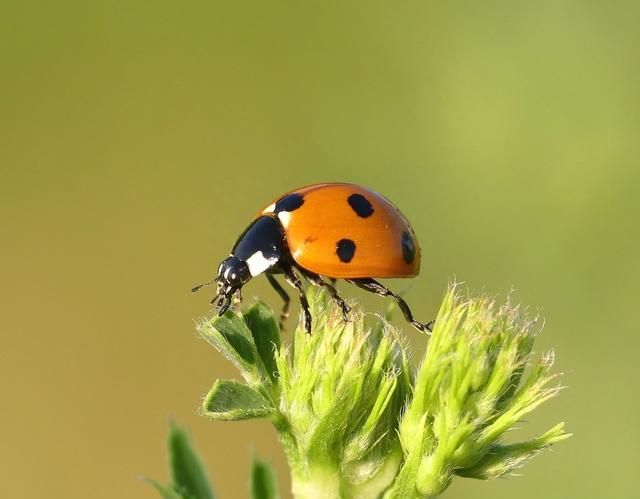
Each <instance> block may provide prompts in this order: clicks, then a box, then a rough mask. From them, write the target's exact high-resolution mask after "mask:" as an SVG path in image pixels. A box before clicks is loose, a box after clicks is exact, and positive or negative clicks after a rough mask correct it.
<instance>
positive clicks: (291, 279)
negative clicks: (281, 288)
mask: <svg viewBox="0 0 640 499" xmlns="http://www.w3.org/2000/svg"><path fill="white" fill-rule="evenodd" d="M282 271H283V272H284V278H285V280H286V281H287V282H288V283H289V284H291V285H292V286H293V287H294V288H296V289H297V290H298V295H299V296H300V305H301V306H302V314H303V320H302V325H303V327H304V331H305V333H307V334H311V311H310V310H309V302H308V301H307V296H306V295H305V294H304V288H303V287H302V281H300V278H299V277H298V274H296V272H295V270H293V267H291V266H288V267H283V269H282Z"/></svg>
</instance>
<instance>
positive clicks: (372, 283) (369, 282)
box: [345, 278, 433, 332]
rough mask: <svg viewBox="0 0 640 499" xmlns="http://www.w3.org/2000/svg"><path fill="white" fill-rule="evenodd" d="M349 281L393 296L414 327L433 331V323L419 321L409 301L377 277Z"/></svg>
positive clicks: (348, 280)
mask: <svg viewBox="0 0 640 499" xmlns="http://www.w3.org/2000/svg"><path fill="white" fill-rule="evenodd" d="M345 280H346V281H347V282H350V283H351V284H354V285H356V286H358V287H359V288H362V289H364V290H366V291H369V292H370V293H375V294H377V295H380V296H391V297H393V299H394V300H395V301H396V302H397V303H398V306H399V307H400V310H402V314H403V315H404V318H405V319H406V320H407V322H409V323H410V324H411V325H412V326H413V327H415V328H416V329H417V330H418V331H422V332H431V328H432V326H433V324H432V323H431V322H429V323H428V324H423V323H422V322H418V321H417V320H415V319H414V318H413V314H412V313H411V309H410V308H409V305H407V302H406V301H404V300H403V299H402V298H401V297H400V296H398V295H397V294H395V293H394V292H393V291H391V290H390V289H389V288H387V287H386V286H384V285H383V284H381V283H379V282H378V281H376V280H375V279H370V278H365V279H345Z"/></svg>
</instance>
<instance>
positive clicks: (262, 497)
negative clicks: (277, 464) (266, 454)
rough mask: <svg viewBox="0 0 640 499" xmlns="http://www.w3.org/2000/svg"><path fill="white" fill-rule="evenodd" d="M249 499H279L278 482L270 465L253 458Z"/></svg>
mask: <svg viewBox="0 0 640 499" xmlns="http://www.w3.org/2000/svg"><path fill="white" fill-rule="evenodd" d="M250 492H251V495H250V497H251V499H279V498H280V494H279V493H278V481H277V480H276V475H275V473H274V472H273V468H272V467H271V465H270V464H268V463H265V462H264V461H261V460H260V459H258V458H257V457H255V456H254V458H253V464H252V466H251V489H250Z"/></svg>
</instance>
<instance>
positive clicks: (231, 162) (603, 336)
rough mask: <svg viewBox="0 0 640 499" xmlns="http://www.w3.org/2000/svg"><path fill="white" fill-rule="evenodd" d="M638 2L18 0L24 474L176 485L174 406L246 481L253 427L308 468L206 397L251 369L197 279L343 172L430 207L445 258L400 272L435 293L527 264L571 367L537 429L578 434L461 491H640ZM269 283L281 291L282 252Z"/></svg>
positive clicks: (431, 252)
mask: <svg viewBox="0 0 640 499" xmlns="http://www.w3.org/2000/svg"><path fill="white" fill-rule="evenodd" d="M638 5H639V4H638V3H637V2H628V3H622V2H587V1H557V0H540V1H537V2H513V1H495V2H447V3H445V2H425V1H414V2H377V1H375V2H212V1H185V2H169V1H166V0H164V1H158V2H143V1H140V0H128V1H118V0H115V1H110V2H86V1H68V0H62V1H58V2H46V1H30V0H20V1H18V0H3V1H2V2H0V227H1V230H2V236H1V237H2V239H1V242H2V244H1V249H0V251H1V258H0V276H1V279H2V285H1V287H0V303H1V304H2V305H1V309H2V313H1V314H0V330H1V334H2V348H1V350H0V390H1V393H2V410H1V412H0V414H1V425H0V448H1V449H2V451H1V453H0V470H2V472H1V476H2V478H1V479H0V496H1V497H25V498H42V497H50V498H84V497H94V498H113V497H140V498H152V497H155V492H154V491H152V490H151V489H150V488H149V487H148V486H147V485H145V484H144V483H143V482H141V481H140V480H139V479H138V478H139V477H140V476H152V477H156V478H161V479H162V478H165V477H166V470H165V455H164V442H163V440H164V436H165V433H166V429H167V427H166V420H167V417H168V416H169V415H173V416H174V417H175V418H176V419H177V420H178V421H180V422H181V423H184V424H186V425H188V426H189V427H190V428H191V430H192V433H193V435H194V439H195V441H196V443H197V445H198V447H199V448H200V450H201V451H202V454H203V456H204V458H205V460H206V462H207V464H208V466H209V468H210V470H211V474H212V476H213V480H214V482H215V485H216V489H217V491H218V492H219V493H220V496H221V497H222V498H236V497H245V496H246V490H247V477H248V474H249V461H250V456H251V452H252V449H254V450H255V451H256V452H257V453H258V454H259V455H260V456H262V457H263V458H265V459H268V460H270V461H272V462H273V463H275V466H276V467H277V470H278V473H279V476H280V480H281V483H282V486H283V489H285V490H288V478H287V474H288V471H287V468H286V463H285V460H284V457H283V455H282V452H281V450H280V449H279V447H278V445H277V442H276V438H275V434H274V432H273V431H272V429H271V428H270V427H269V425H268V424H267V423H264V422H248V423H226V424H225V423H209V422H207V421H205V420H204V419H203V418H201V417H199V416H198V415H197V414H196V410H197V407H198V406H199V403H200V400H201V397H202V396H203V395H204V394H205V393H206V391H207V389H208V388H209V386H210V384H211V383H212V382H213V380H214V379H215V378H217V377H230V376H234V375H235V373H234V372H233V370H232V368H231V367H230V366H229V365H228V364H227V363H226V362H225V361H224V360H223V359H222V358H221V356H220V355H218V354H217V353H215V352H214V351H212V349H211V348H209V347H208V346H207V345H206V344H205V343H204V342H202V341H200V340H198V339H197V338H196V336H195V333H194V328H193V319H194V318H197V317H199V316H201V315H204V314H206V313H207V310H208V309H207V302H208V296H207V293H204V294H201V295H196V296H192V295H191V294H190V293H189V289H190V287H191V286H192V285H194V284H196V283H198V282H200V281H202V280H203V279H205V278H207V277H210V276H211V274H212V273H213V272H214V270H215V268H216V267H217V264H218V262H219V260H220V259H221V258H222V257H223V256H225V255H226V253H227V252H228V250H229V248H230V246H231V245H232V244H233V242H234V240H235V237H236V236H237V235H238V233H239V232H240V231H241V230H242V229H243V228H244V226H245V225H246V224H247V223H248V222H249V220H250V219H251V217H252V216H253V215H254V214H255V213H256V211H257V210H258V209H259V208H261V207H262V206H263V205H265V204H267V203H268V202H270V201H271V200H272V198H274V197H275V196H277V195H278V194H279V193H281V192H284V191H286V190H288V189H291V188H294V187H296V186H299V185H303V184H307V183H312V182H317V181H328V180H329V181H336V180H342V181H352V182H358V183H362V184H365V185H367V186H370V187H372V188H374V189H376V190H379V191H381V192H383V193H384V194H385V195H387V196H388V197H389V198H390V199H392V200H394V201H395V202H396V204H398V205H399V206H400V207H401V208H402V210H403V211H404V212H405V214H406V215H407V216H408V217H409V218H410V219H411V220H412V222H413V225H414V227H415V229H416V232H417V233H418V236H419V238H420V241H421V243H422V247H423V257H424V258H423V271H422V274H421V276H420V277H419V278H418V279H416V280H414V281H411V282H409V281H396V282H393V285H394V286H395V287H396V288H398V289H405V288H407V286H408V285H410V286H411V287H410V288H409V289H408V291H407V299H408V300H409V301H410V303H412V304H413V306H414V309H415V311H416V313H417V315H418V316H419V317H420V318H422V319H424V320H428V319H430V318H432V317H433V315H434V314H435V309H436V306H437V303H438V300H439V298H440V296H441V294H442V292H443V290H444V287H445V285H446V283H447V282H448V281H449V280H450V279H452V278H453V277H456V278H457V279H459V280H463V281H465V282H466V283H467V284H468V285H469V286H470V287H471V288H472V289H474V290H476V291H478V290H482V289H484V290H486V291H488V292H490V293H504V292H505V291H508V290H510V289H511V288H512V287H515V288H516V289H517V291H516V292H515V296H516V297H517V298H518V299H519V300H522V301H523V302H525V303H527V304H530V305H531V306H532V307H533V308H534V309H535V308H538V307H540V308H541V309H542V313H543V315H544V316H545V318H546V320H547V325H546V328H545V331H544V334H543V335H542V336H541V337H540V339H539V343H538V348H539V350H546V349H549V348H552V347H553V348H555V351H556V355H557V361H558V366H559V369H560V370H563V371H565V372H566V373H567V375H566V377H565V383H566V385H568V389H567V390H565V391H564V392H563V393H562V395H561V397H560V398H558V399H557V400H555V401H553V402H551V403H549V404H547V406H546V407H543V408H542V409H541V410H539V411H538V413H537V414H534V415H533V416H531V417H530V421H528V422H527V423H525V424H523V425H522V428H521V431H522V435H531V434H533V432H535V431H537V430H541V429H544V428H546V427H548V426H550V425H551V424H552V423H555V422H556V421H559V420H566V421H567V423H568V429H569V430H570V431H572V432H573V433H575V436H574V437H573V438H572V439H570V440H569V441H568V442H565V443H562V444H560V445H559V446H558V447H557V448H555V450H554V452H548V453H545V455H542V456H540V457H538V458H536V459H535V460H534V461H533V462H532V463H531V464H530V465H528V466H527V467H526V468H525V469H524V470H523V475H524V476H523V477H518V478H508V479H505V480H498V481H494V482H491V483H486V482H475V481H470V480H462V479H459V480H456V481H455V483H454V484H453V486H452V487H451V488H450V489H449V490H448V491H447V492H446V494H445V497H451V498H458V499H462V498H471V497H473V498H485V497H486V498H489V497H491V498H492V499H499V498H511V497H518V498H522V499H524V498H540V497H545V498H547V499H552V498H567V497H581V498H602V497H616V498H624V497H631V496H632V495H633V494H634V493H633V491H634V490H635V491H636V492H637V484H636V482H637V467H638V456H639V455H640V438H639V437H640V430H639V428H640V424H639V423H640V417H639V416H640V403H639V402H638V388H637V386H636V385H637V382H638V375H639V374H640V368H639V367H638V365H637V362H638V360H637V359H638V348H639V347H640V341H639V340H638V328H637V326H636V320H637V316H638V278H639V277H640V259H639V258H638V244H639V243H640V237H639V234H638V222H637V218H638V212H639V210H638V208H639V203H638V196H639V193H638V185H639V183H640V171H639V168H638V158H639V153H640V151H639V147H638V145H639V141H638V134H639V133H640V106H639V104H640V68H639V67H638V66H639V61H640V59H639V48H640V46H639V41H640V30H638V23H637V20H638V16H639V15H640V8H639V7H638ZM343 290H344V293H345V294H348V295H349V296H351V297H357V298H359V299H360V300H361V301H362V303H363V304H364V305H365V306H366V307H367V308H370V309H372V310H376V309H378V310H379V309H384V306H385V304H384V303H383V302H382V301H381V300H378V299H377V298H376V297H366V296H364V295H363V294H362V293H361V292H359V291H357V290H348V291H347V288H346V287H345V286H343ZM245 295H246V296H247V297H248V298H251V297H255V296H260V297H261V298H263V299H265V300H267V301H268V302H269V303H271V304H274V305H275V304H277V300H276V297H275V296H274V293H273V292H272V291H271V290H270V289H269V288H268V285H267V284H266V282H265V280H263V279H258V280H256V281H255V282H253V283H251V284H250V285H249V286H248V289H247V291H246V294H245ZM406 334H407V335H408V336H410V337H411V339H412V342H413V344H414V345H415V348H416V350H417V351H418V352H421V351H422V350H423V348H424V344H423V343H424V338H423V337H421V336H419V335H418V334H417V333H416V332H415V331H413V330H411V329H407V330H406Z"/></svg>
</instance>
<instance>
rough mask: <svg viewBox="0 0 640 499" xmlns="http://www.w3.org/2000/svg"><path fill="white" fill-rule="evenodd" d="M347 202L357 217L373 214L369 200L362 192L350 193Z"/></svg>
mask: <svg viewBox="0 0 640 499" xmlns="http://www.w3.org/2000/svg"><path fill="white" fill-rule="evenodd" d="M347 202H348V203H349V206H351V208H352V209H353V211H355V212H356V215H358V216H359V217H361V218H368V217H370V216H371V215H373V211H374V210H373V206H371V203H370V202H369V200H368V199H367V198H366V197H364V196H363V195H362V194H351V196H349V197H348V198H347Z"/></svg>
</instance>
